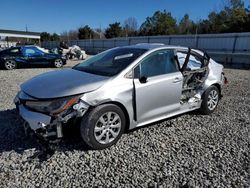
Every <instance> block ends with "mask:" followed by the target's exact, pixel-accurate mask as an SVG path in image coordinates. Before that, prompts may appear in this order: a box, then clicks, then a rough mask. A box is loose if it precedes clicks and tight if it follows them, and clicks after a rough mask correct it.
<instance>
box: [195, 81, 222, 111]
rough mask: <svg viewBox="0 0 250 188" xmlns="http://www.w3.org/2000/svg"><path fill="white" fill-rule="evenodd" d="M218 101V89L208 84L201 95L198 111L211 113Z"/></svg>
mask: <svg viewBox="0 0 250 188" xmlns="http://www.w3.org/2000/svg"><path fill="white" fill-rule="evenodd" d="M218 103H219V89H218V88H217V87H216V86H210V87H209V88H208V89H207V90H206V91H205V93H204V94H203V96H202V103H201V108H200V112H201V113H202V114H211V113H212V112H213V111H214V110H215V109H216V107H217V105H218Z"/></svg>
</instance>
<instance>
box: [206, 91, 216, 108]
mask: <svg viewBox="0 0 250 188" xmlns="http://www.w3.org/2000/svg"><path fill="white" fill-rule="evenodd" d="M218 100H219V95H218V92H217V91H216V90H212V91H210V93H209V95H208V99H207V107H208V109H209V110H214V109H215V108H216V106H217V104H218Z"/></svg>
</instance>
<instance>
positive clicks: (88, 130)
mask: <svg viewBox="0 0 250 188" xmlns="http://www.w3.org/2000/svg"><path fill="white" fill-rule="evenodd" d="M125 121H126V119H125V115H124V113H123V111H122V110H121V109H120V108H119V107H118V106H116V105H113V104H104V105H100V106H98V107H96V108H94V109H93V110H91V111H90V112H89V113H88V114H86V115H85V117H84V118H83V119H82V122H81V137H82V139H83V140H84V141H85V143H86V144H87V145H89V146H90V147H91V148H92V149H104V148H107V147H110V146H112V145H113V144H115V143H116V142H117V141H118V140H119V138H120V137H121V135H122V133H123V132H124V128H125Z"/></svg>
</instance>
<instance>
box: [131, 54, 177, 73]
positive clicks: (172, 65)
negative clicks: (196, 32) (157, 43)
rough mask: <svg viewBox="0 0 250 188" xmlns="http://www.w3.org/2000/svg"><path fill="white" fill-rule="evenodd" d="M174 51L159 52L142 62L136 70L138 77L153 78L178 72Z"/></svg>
mask: <svg viewBox="0 0 250 188" xmlns="http://www.w3.org/2000/svg"><path fill="white" fill-rule="evenodd" d="M174 57H175V53H174V50H169V49H168V50H159V51H156V52H153V53H152V54H150V55H149V56H147V57H146V58H145V59H143V60H142V62H141V63H140V65H139V66H138V67H137V68H136V69H135V76H136V77H142V76H145V77H153V76H159V75H164V74H168V73H173V72H177V71H178V67H177V64H176V61H175V58H174Z"/></svg>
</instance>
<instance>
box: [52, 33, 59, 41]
mask: <svg viewBox="0 0 250 188" xmlns="http://www.w3.org/2000/svg"><path fill="white" fill-rule="evenodd" d="M50 40H51V41H58V40H60V36H59V35H58V34H56V33H53V34H52V35H51V36H50Z"/></svg>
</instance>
